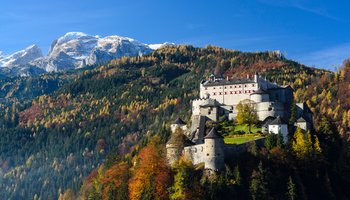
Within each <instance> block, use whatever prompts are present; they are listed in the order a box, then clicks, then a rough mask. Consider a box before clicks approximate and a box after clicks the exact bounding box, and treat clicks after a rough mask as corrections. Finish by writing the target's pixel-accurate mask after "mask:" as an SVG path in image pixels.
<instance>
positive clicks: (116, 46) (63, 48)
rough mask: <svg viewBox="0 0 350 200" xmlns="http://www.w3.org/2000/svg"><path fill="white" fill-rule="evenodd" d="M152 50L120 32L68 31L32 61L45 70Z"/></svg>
mask: <svg viewBox="0 0 350 200" xmlns="http://www.w3.org/2000/svg"><path fill="white" fill-rule="evenodd" d="M150 52H152V49H151V48H150V47H149V46H147V45H146V44H142V43H140V42H138V41H136V40H134V39H131V38H126V37H120V36H107V37H102V38H101V37H99V36H91V35H87V34H85V33H81V32H69V33H67V34H65V35H64V36H62V37H60V38H58V39H57V40H55V41H54V42H53V43H52V45H51V48H50V51H49V54H48V56H46V57H43V58H40V59H37V60H35V61H34V62H31V64H32V65H35V66H38V67H39V68H43V69H45V70H46V71H48V72H50V71H59V70H65V69H76V68H81V67H84V66H86V65H92V64H100V63H105V62H108V61H110V60H112V59H114V58H120V57H122V56H137V55H144V54H147V53H150Z"/></svg>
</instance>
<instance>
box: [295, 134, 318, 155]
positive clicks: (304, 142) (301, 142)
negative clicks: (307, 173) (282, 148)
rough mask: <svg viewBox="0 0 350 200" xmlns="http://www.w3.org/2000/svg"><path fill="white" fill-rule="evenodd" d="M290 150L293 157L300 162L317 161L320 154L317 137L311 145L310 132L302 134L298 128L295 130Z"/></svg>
mask: <svg viewBox="0 0 350 200" xmlns="http://www.w3.org/2000/svg"><path fill="white" fill-rule="evenodd" d="M292 150H293V152H294V155H295V156H296V157H297V158H298V159H300V160H312V159H317V158H318V156H319V155H320V154H321V152H322V150H321V146H320V143H319V141H318V138H317V136H316V135H315V136H314V143H313V142H312V138H311V134H310V132H306V133H303V131H302V130H301V129H300V128H297V130H296V132H295V133H294V141H293V142H292Z"/></svg>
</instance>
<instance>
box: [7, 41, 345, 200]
mask: <svg viewBox="0 0 350 200" xmlns="http://www.w3.org/2000/svg"><path fill="white" fill-rule="evenodd" d="M256 71H257V72H260V73H261V75H262V76H266V77H267V79H270V80H271V81H277V82H278V83H279V84H290V85H291V86H292V87H293V88H294V89H295V90H296V96H297V99H300V100H303V99H305V100H306V99H307V98H308V96H307V95H309V90H311V89H310V88H311V87H312V85H313V84H316V83H317V82H318V81H320V80H323V79H324V77H332V76H338V75H334V74H333V73H331V72H328V71H325V70H319V69H314V68H309V67H306V66H303V65H300V64H298V63H296V62H294V61H290V60H287V59H285V58H284V57H282V56H281V55H279V54H277V53H274V52H261V53H244V52H240V51H233V50H225V49H221V48H218V47H211V46H208V47H206V48H194V47H192V46H168V47H164V48H161V49H159V50H157V51H155V52H153V53H151V54H149V55H147V56H143V57H131V58H127V57H123V58H121V59H117V60H113V61H111V62H110V63H109V64H106V65H104V66H98V67H91V68H88V69H83V70H80V71H76V72H71V74H52V75H47V76H49V77H51V78H48V79H44V78H43V77H42V76H41V77H40V78H38V79H37V80H38V82H37V84H38V87H39V88H40V90H35V92H34V90H33V91H32V94H31V98H32V97H35V96H38V97H37V98H35V99H34V100H32V101H31V102H30V103H26V102H25V101H22V100H23V98H21V97H24V96H18V98H17V99H16V103H15V104H13V105H14V106H11V108H8V109H7V110H8V111H5V110H6V109H5V110H4V109H2V110H4V113H6V112H7V113H8V114H7V115H6V114H4V115H2V117H1V120H0V122H1V130H0V134H1V137H0V144H1V145H0V148H1V149H0V166H1V168H0V175H1V176H0V177H1V178H0V191H1V194H2V195H3V197H4V198H5V199H31V198H34V197H36V198H41V199H57V198H58V196H59V195H60V194H61V195H60V197H61V198H65V197H67V198H68V196H73V195H75V194H76V195H79V194H78V193H79V190H80V188H81V185H82V184H83V180H86V181H85V182H84V186H83V187H82V189H81V191H82V192H81V195H83V196H84V195H87V196H84V197H86V198H87V197H89V198H90V199H94V198H95V199H100V198H102V197H105V198H107V197H110V199H113V198H114V197H118V198H119V199H125V195H131V196H134V197H135V198H134V199H137V197H140V195H141V196H142V195H146V197H147V195H148V197H149V198H153V197H154V196H152V195H154V194H155V193H157V195H160V196H159V199H164V198H165V199H166V198H167V197H169V195H170V193H169V190H168V188H164V186H163V185H162V184H160V183H163V182H164V183H167V184H168V185H167V186H169V187H171V188H172V190H171V191H178V190H179V188H180V189H181V190H186V191H188V192H189V193H191V192H193V191H190V190H191V189H190V188H194V189H195V190H194V191H196V192H195V193H193V194H189V195H193V199H195V198H196V197H198V198H200V197H203V198H204V197H206V198H209V197H210V196H211V195H218V194H219V192H220V191H221V189H223V190H225V191H226V190H227V191H228V192H229V191H230V192H235V191H236V192H237V193H236V194H235V195H238V196H237V197H242V198H247V197H248V196H249V195H248V194H249V191H248V190H249V186H247V185H249V183H250V175H251V172H252V170H253V169H255V168H256V169H257V170H260V171H257V172H256V173H257V175H256V176H258V177H257V179H259V176H261V173H263V171H265V170H267V174H268V173H272V172H275V171H273V170H272V169H274V170H278V173H280V174H281V176H280V177H279V181H282V180H283V181H285V179H288V177H292V178H291V179H292V182H293V181H294V183H295V182H297V185H296V187H297V188H298V194H301V195H304V196H305V197H307V196H308V195H310V194H309V192H308V191H306V192H304V193H303V187H304V185H303V184H305V187H306V188H308V189H309V187H310V186H309V183H308V182H304V181H305V180H304V179H303V180H295V179H298V178H300V177H303V173H304V171H303V172H302V173H300V174H299V173H296V172H295V173H293V174H292V173H291V171H293V170H294V168H293V167H290V166H293V165H290V164H291V163H289V162H292V160H289V159H281V158H284V156H285V157H288V156H289V153H288V152H287V150H285V151H284V150H283V149H282V148H280V149H278V150H279V151H277V150H273V151H272V150H271V151H266V150H265V151H258V152H257V151H254V152H253V154H247V155H242V157H241V158H240V159H239V160H241V161H239V163H233V164H232V165H233V166H235V165H237V166H239V167H238V168H239V169H241V170H243V169H244V170H243V171H241V172H240V173H241V174H242V175H241V176H242V177H243V178H242V186H239V188H238V189H237V188H236V186H237V185H236V183H237V180H236V179H233V178H229V177H231V176H235V175H234V174H235V173H237V170H236V169H235V168H232V173H231V172H230V173H231V174H227V176H226V178H225V179H220V178H219V179H218V180H221V181H224V180H225V181H228V182H227V183H226V182H225V184H224V185H217V184H211V182H210V181H208V180H201V176H200V174H201V173H200V172H198V170H197V169H196V168H194V167H193V166H191V164H189V163H187V162H186V161H183V163H180V164H179V167H178V168H176V169H169V168H167V167H166V166H164V154H163V151H164V149H163V147H164V143H165V142H166V141H167V139H168V137H169V131H168V130H167V129H168V125H169V122H171V121H172V120H173V119H175V118H176V117H177V116H181V117H182V118H183V119H184V120H186V121H189V119H190V115H191V100H192V99H194V98H197V97H198V92H199V90H198V87H199V82H200V81H201V80H202V79H203V78H205V77H207V76H209V75H210V73H212V72H215V73H222V74H224V75H225V76H246V75H247V74H253V73H254V72H256ZM346 76H347V75H346ZM339 77H341V75H339ZM26 80H35V79H23V80H22V79H20V78H18V79H12V80H7V81H3V82H1V85H2V87H5V88H6V84H8V85H10V86H11V87H10V88H17V87H13V86H14V85H17V86H18V88H23V89H20V90H23V91H26V88H28V87H26V84H25V83H26ZM42 81H44V82H42ZM23 84H24V85H23ZM310 85H311V86H310ZM321 86H322V85H318V87H321ZM18 88H17V89H16V90H14V91H19V89H18ZM29 88H30V89H27V90H29V91H31V88H32V87H29ZM12 90H13V89H12ZM10 91H11V89H8V91H7V92H5V93H4V94H1V95H2V97H6V96H7V95H12V96H13V95H15V94H17V93H15V92H14V93H12V94H11V93H10ZM313 91H315V92H317V91H316V90H313ZM9 93H10V94H9ZM20 94H21V95H23V94H25V93H24V92H20V93H18V95H20ZM7 97H9V96H7ZM2 99H3V101H6V99H9V98H2ZM332 102H335V101H332ZM308 103H309V104H310V106H311V107H312V108H313V109H317V106H318V105H317V106H316V104H312V102H308ZM2 108H5V106H3V107H2ZM315 113H316V112H315ZM316 115H317V114H316ZM317 116H318V115H317ZM316 119H320V118H316ZM329 119H331V118H329ZM325 120H326V121H327V119H325ZM327 124H328V121H327ZM323 125H324V124H323ZM332 131H333V130H332ZM335 134H336V133H335ZM321 142H323V141H321ZM337 142H338V141H337ZM323 144H324V143H322V145H323ZM332 150H334V149H332ZM271 152H272V153H273V154H270V153H271ZM276 157H277V158H276ZM106 158H108V159H107V161H106V160H105V159H106ZM140 159H141V160H152V159H154V160H155V162H154V165H155V167H154V168H153V169H148V168H147V166H148V165H149V161H147V162H146V161H145V162H142V161H140V162H139V164H138V165H136V167H133V164H134V163H135V162H136V163H138V162H137V160H140ZM260 161H261V162H262V164H261V166H262V167H259V168H257V166H258V164H259V162H260ZM295 162H296V163H294V161H293V163H292V164H295V165H296V166H298V165H297V161H295ZM310 162H311V161H310ZM318 162H321V161H318V160H317V162H316V161H314V160H313V161H312V163H311V164H310V165H309V166H310V167H308V168H306V169H305V170H311V171H314V170H313V168H312V167H314V166H317V165H318V164H319V163H318ZM322 162H325V163H328V161H325V160H323V161H322ZM102 163H103V164H102ZM101 164H102V165H101ZM99 166H100V167H99ZM141 166H144V167H141ZM259 166H260V165H259ZM344 166H346V165H345V164H344ZM266 167H269V169H265V168H266ZM297 168H298V167H297ZM322 169H323V168H322ZM140 170H141V171H140ZM142 170H143V171H142ZM154 170H156V171H154ZM320 170H321V169H320ZM315 171H317V170H315ZM228 172H229V171H228ZM258 172H259V173H260V175H259V173H258ZM342 172H344V171H342ZM305 173H306V172H305ZM319 173H320V177H319V178H317V179H315V180H316V181H322V182H325V181H326V178H328V179H330V178H329V174H330V173H331V172H329V171H327V170H323V171H320V172H319ZM334 173H339V171H335V172H334ZM89 174H90V175H89ZM140 174H147V177H143V176H141V177H143V178H144V179H141V180H139V179H138V178H137V177H139V175H140ZM181 174H182V175H181ZM306 174H307V173H306ZM325 174H327V177H325ZM174 175H175V176H174ZM337 175H338V174H337ZM148 176H150V177H148ZM177 176H178V178H180V179H181V177H182V176H185V180H188V181H184V182H183V183H182V184H184V185H180V186H179V185H176V184H175V183H177V182H176V181H175V183H174V179H175V180H176V179H177ZM192 176H193V177H192ZM264 176H265V175H264ZM85 177H87V179H85ZM220 177H221V176H220ZM247 177H249V178H247ZM268 177H271V176H268ZM231 179H232V180H231ZM300 179H301V178H300ZM147 180H148V181H149V180H155V182H154V184H155V185H153V184H152V183H148V182H147V183H146V182H143V181H147ZM315 180H311V179H308V180H307V181H315ZM270 181H271V180H268V182H269V183H270ZM328 181H331V182H332V181H335V183H339V182H337V181H338V180H333V179H331V180H328ZM158 183H159V184H158ZM173 183H174V184H175V185H173V186H172V184H173ZM201 183H203V184H201ZM204 183H208V184H204ZM221 183H222V184H223V182H221ZM140 184H141V185H142V184H144V185H145V187H146V186H147V187H148V188H143V189H145V193H144V194H138V193H134V192H133V188H134V189H135V191H143V189H142V188H141V189H140V188H138V187H139V186H140ZM157 184H158V185H157ZM177 184H178V183H177ZM331 185H332V183H329V187H331ZM224 186H225V187H224ZM226 186H227V187H226ZM323 186H324V187H326V186H327V185H326V184H324V185H323ZM231 187H235V188H236V189H232V188H231ZM269 187H271V189H273V190H276V191H278V189H280V188H279V186H271V185H269ZM281 187H282V186H281ZM283 187H284V186H283ZM327 187H328V186H327ZM311 188H312V187H311ZM339 190H341V191H340V192H339V195H344V194H343V193H342V191H343V190H342V189H339ZM118 191H123V192H118ZM208 191H211V192H209V193H208ZM238 191H239V192H238ZM243 191H244V194H242V192H243ZM282 191H283V194H284V193H285V192H284V191H285V188H284V189H283V190H282ZM311 191H313V190H311ZM327 191H328V190H327ZM330 191H332V189H330ZM63 193H64V194H63ZM334 193H336V192H334ZM171 194H172V195H175V196H174V199H176V192H171ZM222 194H223V195H226V194H228V193H222ZM337 194H338V193H337ZM118 195H119V196H118ZM120 195H121V196H120ZM196 195H200V196H196ZM240 195H243V196H240ZM276 195H277V196H276V197H282V194H281V193H278V192H277V193H276ZM279 195H281V196H279ZM327 195H328V193H327ZM334 195H335V194H334ZM112 197H113V198H112ZM146 197H145V198H146ZM211 197H212V198H214V197H213V196H211ZM118 198H117V199H118ZM154 198H155V197H154ZM222 198H224V196H222ZM114 199H115V198H114ZM146 199H147V198H146Z"/></svg>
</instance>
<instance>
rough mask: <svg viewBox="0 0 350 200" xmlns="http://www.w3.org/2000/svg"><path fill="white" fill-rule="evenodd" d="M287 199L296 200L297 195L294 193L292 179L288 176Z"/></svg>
mask: <svg viewBox="0 0 350 200" xmlns="http://www.w3.org/2000/svg"><path fill="white" fill-rule="evenodd" d="M287 198H288V199H289V200H296V199H297V193H296V187H295V184H294V182H293V179H292V177H290V176H289V179H288V183H287Z"/></svg>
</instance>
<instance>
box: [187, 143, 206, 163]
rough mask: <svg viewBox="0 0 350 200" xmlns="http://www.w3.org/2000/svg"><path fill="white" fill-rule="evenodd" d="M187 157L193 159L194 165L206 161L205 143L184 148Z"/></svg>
mask: <svg viewBox="0 0 350 200" xmlns="http://www.w3.org/2000/svg"><path fill="white" fill-rule="evenodd" d="M184 156H185V158H187V159H189V160H190V161H192V163H193V164H194V165H196V164H199V163H204V161H205V160H204V159H205V153H204V144H197V145H193V146H189V147H185V148H184Z"/></svg>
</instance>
